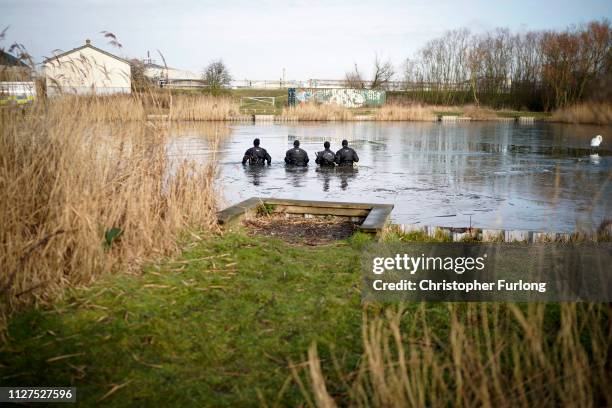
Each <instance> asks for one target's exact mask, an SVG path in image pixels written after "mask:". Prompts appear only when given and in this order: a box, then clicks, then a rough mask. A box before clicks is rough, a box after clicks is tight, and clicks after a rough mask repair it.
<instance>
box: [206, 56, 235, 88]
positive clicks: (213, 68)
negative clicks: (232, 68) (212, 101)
mask: <svg viewBox="0 0 612 408" xmlns="http://www.w3.org/2000/svg"><path fill="white" fill-rule="evenodd" d="M203 79H204V81H205V82H206V85H208V88H209V89H211V90H212V91H219V90H221V89H223V88H227V87H228V86H229V85H230V84H231V82H232V76H231V75H230V72H229V69H228V68H227V66H226V65H225V63H224V62H223V61H222V60H220V59H219V60H216V61H213V62H211V63H210V64H208V66H207V67H206V68H205V69H204V74H203Z"/></svg>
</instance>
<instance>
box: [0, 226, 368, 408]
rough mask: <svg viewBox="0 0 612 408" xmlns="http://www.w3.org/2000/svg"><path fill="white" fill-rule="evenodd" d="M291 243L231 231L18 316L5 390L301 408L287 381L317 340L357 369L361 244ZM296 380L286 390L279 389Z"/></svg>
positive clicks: (86, 399) (0, 372)
mask: <svg viewBox="0 0 612 408" xmlns="http://www.w3.org/2000/svg"><path fill="white" fill-rule="evenodd" d="M368 240H369V238H367V237H365V236H362V235H360V234H357V235H356V236H354V237H352V238H351V239H350V240H347V241H340V242H338V243H335V244H332V245H327V246H320V247H296V246H290V245H287V244H284V243H283V242H281V241H278V240H275V239H268V238H266V239H257V238H253V237H248V236H246V235H245V234H243V233H231V234H230V233H228V234H226V235H224V236H222V237H217V238H214V239H210V240H208V241H206V242H203V243H200V244H198V245H197V246H195V247H193V248H192V249H189V250H187V251H185V252H184V253H183V255H182V256H181V257H180V258H178V259H176V260H169V261H167V262H164V263H161V264H158V265H152V266H150V267H148V268H146V269H145V270H144V272H143V273H142V274H141V275H127V274H117V275H114V276H109V277H106V278H104V279H102V280H100V281H98V282H96V283H95V284H94V285H92V286H91V287H89V288H88V289H79V290H74V291H72V292H71V293H70V294H69V295H68V296H67V297H66V299H65V300H64V301H62V302H60V303H58V304H56V306H55V307H54V308H53V309H50V310H30V311H28V312H25V313H23V314H21V315H19V316H16V317H15V318H13V319H12V320H11V323H10V327H9V336H10V341H9V343H8V344H7V345H6V346H5V347H4V348H3V349H2V351H1V352H0V362H1V364H2V366H1V368H0V378H2V383H3V384H4V385H7V386H8V385H34V384H36V385H55V386H68V385H73V386H76V387H78V397H77V398H78V400H79V401H80V402H81V403H82V404H83V405H88V406H90V405H96V404H97V401H98V400H99V399H100V398H102V397H103V396H104V395H105V394H106V393H107V392H109V391H110V390H111V389H112V387H113V386H114V385H122V384H126V385H125V386H124V387H122V388H121V389H119V390H117V391H116V392H114V393H113V394H112V395H110V396H108V397H107V398H105V399H104V400H103V402H104V403H105V404H108V405H109V406H126V405H131V406H203V405H214V406H257V405H259V404H260V402H261V401H260V399H259V398H260V397H258V394H259V395H260V396H261V398H264V399H265V400H266V401H267V402H268V403H274V402H275V401H276V400H277V399H278V400H279V401H281V402H282V404H283V405H290V406H295V405H298V404H299V403H300V402H301V401H302V395H301V393H300V391H299V388H297V386H296V385H295V384H294V383H293V381H290V369H289V367H288V364H289V361H293V362H294V363H299V362H301V361H303V360H304V359H305V357H304V356H305V352H306V350H307V348H308V345H309V344H310V343H311V342H312V341H315V340H316V341H317V342H318V343H320V344H323V345H330V346H331V345H334V346H335V347H338V348H341V349H342V350H344V351H345V352H346V353H347V354H346V355H345V360H344V363H345V364H346V366H347V367H355V366H356V364H357V361H358V359H359V356H360V354H361V329H360V326H361V318H362V316H361V305H360V279H361V278H360V272H359V256H358V250H359V248H360V247H361V246H362V245H363V244H364V243H365V242H367V241H368ZM286 381H290V384H289V385H288V386H286V387H285V390H284V392H283V393H282V394H280V390H281V389H283V384H284V383H285V382H286Z"/></svg>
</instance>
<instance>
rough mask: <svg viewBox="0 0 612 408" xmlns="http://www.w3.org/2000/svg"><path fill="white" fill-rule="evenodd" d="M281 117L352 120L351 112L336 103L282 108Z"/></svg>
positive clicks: (311, 119) (312, 119) (307, 104)
mask: <svg viewBox="0 0 612 408" xmlns="http://www.w3.org/2000/svg"><path fill="white" fill-rule="evenodd" d="M281 116H283V117H286V118H290V119H292V120H300V121H347V120H353V119H354V115H353V112H352V111H351V110H349V109H347V108H345V107H342V106H340V105H336V104H325V105H323V104H316V103H306V104H302V105H298V106H295V107H289V108H285V109H283V113H282V115H281Z"/></svg>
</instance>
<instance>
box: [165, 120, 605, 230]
mask: <svg viewBox="0 0 612 408" xmlns="http://www.w3.org/2000/svg"><path fill="white" fill-rule="evenodd" d="M213 134H217V135H219V136H220V137H219V140H220V141H219V143H218V147H217V148H216V149H211V145H212V144H211V143H210V140H209V139H210V135H213ZM596 134H601V135H603V137H604V142H603V144H602V149H603V150H600V151H599V155H598V156H592V155H591V154H590V153H591V152H590V148H589V141H590V139H591V138H592V137H593V136H594V135H596ZM256 137H258V138H259V139H261V146H262V147H264V148H265V149H267V150H268V152H269V153H270V155H271V156H272V165H271V166H269V167H268V166H266V167H265V168H256V169H253V168H249V167H248V166H242V164H241V159H242V156H243V154H244V152H245V150H246V149H247V148H249V147H251V146H252V141H253V139H254V138H256ZM296 138H297V139H299V140H300V141H301V147H302V148H304V149H305V150H306V151H307V152H308V154H309V157H310V159H311V162H310V165H309V166H308V168H307V169H298V170H295V169H288V168H286V167H285V164H284V162H283V158H284V156H285V151H286V150H287V149H289V148H290V147H291V146H292V144H293V141H294V140H295V139H296ZM342 139H347V140H349V145H350V146H351V147H353V148H354V149H355V150H356V151H357V153H358V154H359V158H360V161H359V163H358V166H357V167H356V168H355V169H354V170H353V171H346V170H341V169H335V170H332V171H325V170H322V169H320V168H318V166H317V165H316V164H315V163H314V158H315V152H316V151H319V150H322V149H323V146H322V145H323V142H324V141H325V140H329V141H330V142H331V144H332V150H334V151H336V150H337V149H339V148H340V142H341V141H342ZM168 150H169V154H170V155H172V156H173V157H175V158H179V159H181V158H190V159H195V160H197V161H200V162H206V161H208V160H210V158H211V157H212V155H213V154H215V155H216V159H217V160H218V161H219V163H220V165H219V167H220V168H219V170H220V174H219V184H220V186H221V188H222V193H223V195H224V198H225V201H226V204H234V203H236V202H239V201H241V200H244V199H246V198H249V197H252V196H261V197H264V196H274V197H282V198H300V199H312V200H335V201H358V202H379V203H392V204H395V209H394V210H393V213H392V218H393V220H394V221H395V222H398V223H421V224H424V225H439V226H449V227H466V226H469V225H470V224H471V225H472V226H475V227H480V228H499V229H524V230H537V231H556V232H570V231H574V230H576V229H577V228H594V227H596V226H597V225H599V223H600V222H601V221H602V220H603V219H604V218H612V212H611V205H610V201H611V199H612V156H611V154H612V152H611V150H612V128H611V127H601V126H575V125H560V124H548V123H535V124H516V123H496V122H480V123H456V124H445V123H425V122H391V123H381V122H345V123H329V122H326V123H294V124H285V123H282V124H267V125H266V124H263V125H259V124H258V125H252V124H238V125H225V124H210V123H207V124H181V125H180V127H178V128H176V129H174V131H173V139H172V143H171V145H170V146H169V149H168ZM213 150H214V151H213Z"/></svg>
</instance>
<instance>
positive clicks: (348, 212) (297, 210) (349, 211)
mask: <svg viewBox="0 0 612 408" xmlns="http://www.w3.org/2000/svg"><path fill="white" fill-rule="evenodd" d="M267 204H270V203H267ZM274 212H277V213H288V214H316V215H339V216H345V217H366V216H367V215H368V214H369V212H370V210H368V209H361V208H335V207H311V206H299V205H279V204H277V205H276V208H275V209H274Z"/></svg>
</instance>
